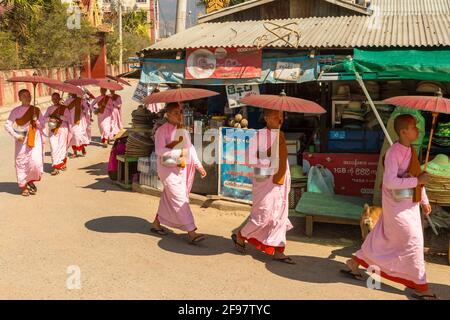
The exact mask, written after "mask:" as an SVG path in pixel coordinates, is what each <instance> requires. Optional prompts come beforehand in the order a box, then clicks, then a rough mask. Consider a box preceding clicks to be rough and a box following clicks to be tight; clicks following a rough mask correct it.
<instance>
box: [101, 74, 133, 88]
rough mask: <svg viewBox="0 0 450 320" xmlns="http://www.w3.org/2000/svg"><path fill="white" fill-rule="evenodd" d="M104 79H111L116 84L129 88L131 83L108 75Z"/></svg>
mask: <svg viewBox="0 0 450 320" xmlns="http://www.w3.org/2000/svg"><path fill="white" fill-rule="evenodd" d="M106 77H107V78H109V79H112V80H114V81H117V83H122V84H125V85H127V86H131V83H129V82H128V81H126V80H123V79H121V78H119V77H114V76H110V75H107V76H106Z"/></svg>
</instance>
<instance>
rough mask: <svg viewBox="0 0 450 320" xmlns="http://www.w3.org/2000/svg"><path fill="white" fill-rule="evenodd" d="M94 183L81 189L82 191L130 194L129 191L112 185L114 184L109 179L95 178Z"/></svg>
mask: <svg viewBox="0 0 450 320" xmlns="http://www.w3.org/2000/svg"><path fill="white" fill-rule="evenodd" d="M95 181H96V182H94V183H91V184H89V185H87V186H84V187H82V188H83V189H92V190H98V191H101V192H107V191H123V192H132V191H131V190H126V189H122V188H121V187H119V186H118V185H116V184H114V182H113V181H112V180H111V179H110V178H109V177H104V178H96V179H95Z"/></svg>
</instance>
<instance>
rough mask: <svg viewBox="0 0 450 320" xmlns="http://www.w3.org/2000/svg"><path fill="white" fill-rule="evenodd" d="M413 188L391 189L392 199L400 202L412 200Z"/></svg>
mask: <svg viewBox="0 0 450 320" xmlns="http://www.w3.org/2000/svg"><path fill="white" fill-rule="evenodd" d="M413 194H414V189H393V190H392V196H393V197H394V200H395V201H397V202H400V201H402V200H412V198H413Z"/></svg>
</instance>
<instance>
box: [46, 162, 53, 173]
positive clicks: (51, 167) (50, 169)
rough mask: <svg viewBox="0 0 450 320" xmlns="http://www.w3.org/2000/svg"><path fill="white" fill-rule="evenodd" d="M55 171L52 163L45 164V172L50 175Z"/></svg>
mask: <svg viewBox="0 0 450 320" xmlns="http://www.w3.org/2000/svg"><path fill="white" fill-rule="evenodd" d="M52 171H53V166H52V164H51V163H44V172H46V173H50V172H52Z"/></svg>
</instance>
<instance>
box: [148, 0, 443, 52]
mask: <svg viewBox="0 0 450 320" xmlns="http://www.w3.org/2000/svg"><path fill="white" fill-rule="evenodd" d="M378 1H384V0H378ZM386 1H389V0H386ZM422 2H423V1H422ZM268 22H269V21H242V22H236V21H233V22H222V23H202V24H199V25H197V26H195V27H192V28H190V29H188V30H186V31H184V32H182V33H179V34H175V35H173V36H171V37H169V38H167V39H164V40H162V41H160V42H158V43H156V44H154V45H153V46H151V47H149V48H147V49H145V50H178V49H185V48H201V47H254V46H255V45H257V44H261V46H262V47H268V48H271V47H272V48H282V47H289V45H287V44H286V43H285V42H284V41H282V40H279V39H278V41H275V40H277V38H276V37H275V36H274V35H273V34H271V33H270V32H269V31H268V30H267V29H266V28H265V27H268V28H269V29H270V28H271V26H270V25H268ZM270 22H272V23H276V24H277V25H287V24H290V23H293V24H292V25H290V28H292V29H294V30H295V31H296V32H298V33H299V35H300V38H299V39H296V36H295V33H291V32H289V31H286V30H284V31H281V32H279V33H280V35H281V36H284V37H285V38H286V39H287V38H288V37H289V40H290V42H292V43H295V44H296V46H297V48H352V47H436V46H450V10H449V11H448V12H447V13H442V12H441V13H440V14H415V15H373V16H370V17H367V16H342V17H327V18H305V19H283V20H270ZM288 34H290V35H288ZM258 39H260V40H261V39H262V40H263V41H259V42H258ZM271 41H275V42H273V43H271V44H270V45H264V44H267V43H269V42H271Z"/></svg>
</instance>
